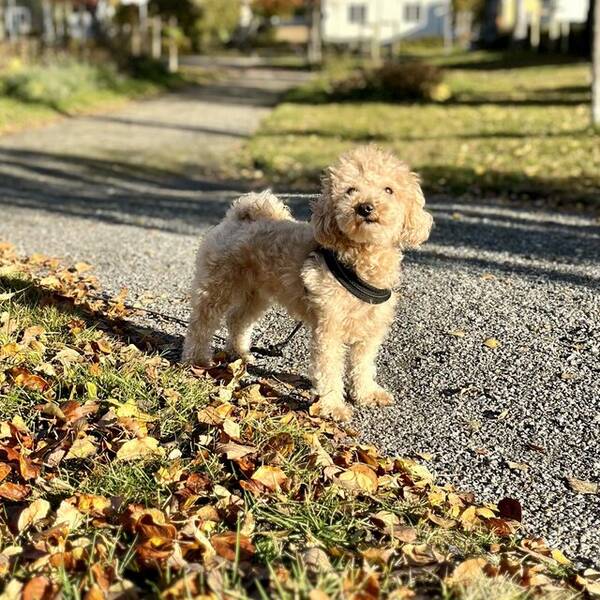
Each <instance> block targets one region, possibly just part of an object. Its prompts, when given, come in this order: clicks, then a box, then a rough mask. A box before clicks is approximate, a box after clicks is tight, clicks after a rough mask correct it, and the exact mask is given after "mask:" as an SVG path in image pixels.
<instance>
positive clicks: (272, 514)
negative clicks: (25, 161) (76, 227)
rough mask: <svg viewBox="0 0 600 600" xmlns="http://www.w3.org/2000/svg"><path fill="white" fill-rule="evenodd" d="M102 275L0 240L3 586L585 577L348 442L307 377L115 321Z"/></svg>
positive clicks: (435, 592)
mask: <svg viewBox="0 0 600 600" xmlns="http://www.w3.org/2000/svg"><path fill="white" fill-rule="evenodd" d="M96 289H97V282H96V281H95V279H94V278H93V277H91V276H89V274H88V271H87V266H86V265H82V264H78V265H76V266H75V267H72V268H65V267H63V266H61V265H60V264H59V263H58V262H57V261H54V260H52V259H48V258H46V257H42V256H35V257H31V258H28V259H21V258H19V257H17V256H16V255H15V253H14V252H13V250H12V248H11V247H10V246H9V245H7V244H2V245H0V407H1V410H2V413H1V416H0V497H1V498H2V505H1V508H0V584H1V585H2V586H3V587H4V589H5V591H6V592H7V594H8V597H18V596H19V595H20V594H22V595H23V597H52V596H54V595H55V594H58V593H60V594H62V597H65V598H81V597H88V598H96V597H98V598H99V597H107V596H108V597H143V598H149V597H163V598H170V599H171V598H173V599H175V598H188V597H198V596H201V595H202V594H206V595H207V596H206V597H211V598H225V597H228V598H274V597H277V598H283V599H288V598H289V599H290V600H292V599H305V598H306V599H307V600H320V599H324V598H330V599H332V600H333V599H337V598H339V599H342V598H344V599H349V598H352V599H355V600H358V599H359V598H361V599H365V600H369V599H375V598H378V597H390V598H398V599H399V598H413V597H415V596H418V597H428V596H431V597H444V598H479V597H488V596H489V597H492V598H494V595H493V590H494V589H496V588H497V589H498V590H501V591H502V595H498V596H497V597H511V598H512V597H515V598H517V597H519V598H520V597H523V598H526V597H530V595H531V594H534V593H540V594H546V593H551V592H552V593H554V592H556V593H558V594H560V597H564V598H569V597H574V596H575V595H576V594H577V593H578V591H577V590H583V589H593V588H592V587H591V586H593V585H595V584H594V582H592V581H589V580H587V579H586V578H584V577H583V576H577V575H576V574H575V573H574V571H573V568H572V567H571V565H570V563H569V562H568V561H567V559H566V558H564V557H563V556H562V554H560V553H559V552H557V551H555V550H551V549H549V548H548V547H546V545H545V544H544V543H543V542H542V541H539V540H531V539H527V538H526V537H525V536H524V535H523V534H522V532H521V531H520V529H519V525H518V523H517V522H515V521H513V520H511V519H510V518H509V516H510V515H509V514H508V513H506V512H505V510H504V509H503V508H501V506H502V505H500V507H498V506H495V505H492V504H479V503H477V502H476V501H475V500H474V497H473V496H472V494H467V493H459V492H457V491H456V490H454V489H453V488H452V486H450V485H445V486H443V487H440V486H437V485H436V484H435V481H434V478H433V476H432V475H431V474H430V473H429V471H428V470H427V469H426V468H425V467H424V466H423V465H421V464H419V463H417V462H415V461H413V460H410V459H400V458H395V459H394V458H389V457H385V456H381V455H380V454H379V452H378V451H377V449H376V448H374V447H372V446H364V445H358V444H357V443H356V442H355V441H354V440H353V437H352V433H351V432H349V431H347V430H344V429H340V428H338V427H337V426H336V425H334V424H332V423H330V422H327V421H324V420H321V419H319V418H316V417H313V416H311V415H310V414H309V413H307V412H306V411H305V410H299V409H297V408H293V406H294V405H295V403H296V404H297V402H295V403H293V402H292V400H291V396H292V395H296V396H297V395H298V394H299V393H300V392H299V391H298V390H294V389H293V388H290V387H289V386H288V387H285V386H284V387H282V385H283V384H281V383H280V382H277V381H276V380H271V379H261V380H258V381H257V380H256V379H253V378H251V377H249V376H248V374H247V373H246V372H245V369H244V366H243V365H242V364H241V363H240V362H234V363H227V362H223V363H222V364H220V365H218V366H217V367H215V368H213V369H210V370H208V371H207V370H202V369H195V368H189V367H185V366H183V365H179V364H177V363H173V362H170V361H169V360H167V359H166V358H165V357H164V356H162V355H161V354H160V353H159V352H158V351H157V349H156V347H153V344H154V342H152V339H153V338H151V336H150V335H149V333H148V332H147V331H146V330H141V329H139V328H138V327H136V326H135V325H133V324H132V323H130V322H129V321H127V320H126V317H128V316H129V313H128V309H127V308H126V307H125V305H124V304H123V300H122V298H116V299H114V300H113V301H103V300H98V299H96V298H95V297H93V296H92V294H94V295H95V292H94V291H95V290H96ZM504 504H505V505H506V504H507V502H506V501H505V503H504ZM508 504H509V505H511V506H510V511H509V512H511V514H513V515H514V514H516V513H515V510H516V508H518V509H519V510H520V507H518V503H515V501H512V502H508ZM515 505H516V506H515ZM477 590H485V591H484V592H483V591H482V592H481V593H479V592H478V591H477ZM42 592H43V593H42ZM509 592H510V594H509ZM513 592H514V593H515V594H517V595H514V594H513ZM557 597H559V596H557Z"/></svg>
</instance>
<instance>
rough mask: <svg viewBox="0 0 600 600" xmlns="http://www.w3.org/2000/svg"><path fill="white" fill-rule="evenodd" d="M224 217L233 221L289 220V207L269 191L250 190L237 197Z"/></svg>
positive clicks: (290, 217)
mask: <svg viewBox="0 0 600 600" xmlns="http://www.w3.org/2000/svg"><path fill="white" fill-rule="evenodd" d="M225 219H228V220H235V221H261V220H267V221H290V220H292V215H291V214H290V209H289V208H288V207H287V206H286V205H285V204H284V203H283V202H282V201H281V200H280V199H279V198H278V197H277V196H275V194H273V193H272V192H271V190H266V191H264V192H261V193H260V194H257V193H255V192H251V193H250V194H245V195H244V196H241V197H240V198H238V199H237V200H236V201H235V202H234V203H233V204H232V205H231V208H230V209H229V210H228V211H227V214H226V215H225Z"/></svg>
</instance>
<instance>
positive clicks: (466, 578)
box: [446, 558, 487, 586]
mask: <svg viewBox="0 0 600 600" xmlns="http://www.w3.org/2000/svg"><path fill="white" fill-rule="evenodd" d="M486 564H487V562H486V561H485V559H483V558H470V559H468V560H465V561H464V562H462V563H460V564H459V565H458V566H457V567H456V568H455V569H454V571H453V572H452V575H451V576H450V577H447V578H446V583H447V584H448V585H450V586H455V585H459V586H465V585H469V584H471V583H473V582H474V581H476V580H477V579H479V578H480V577H482V576H483V575H484V571H483V569H484V567H485V566H486Z"/></svg>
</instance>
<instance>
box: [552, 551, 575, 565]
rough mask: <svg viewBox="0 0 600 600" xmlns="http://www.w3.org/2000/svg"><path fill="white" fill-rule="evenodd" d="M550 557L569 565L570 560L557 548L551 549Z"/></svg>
mask: <svg viewBox="0 0 600 600" xmlns="http://www.w3.org/2000/svg"><path fill="white" fill-rule="evenodd" d="M551 555H552V558H553V559H554V560H555V561H556V562H557V563H559V564H561V565H570V564H571V561H570V560H569V559H568V558H567V557H566V556H565V555H564V554H563V553H562V552H561V551H560V550H558V549H555V550H552V552H551Z"/></svg>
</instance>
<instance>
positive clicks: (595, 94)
mask: <svg viewBox="0 0 600 600" xmlns="http://www.w3.org/2000/svg"><path fill="white" fill-rule="evenodd" d="M595 2H596V4H595V5H594V34H593V40H592V43H593V50H592V125H593V126H594V127H598V128H600V0H595Z"/></svg>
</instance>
